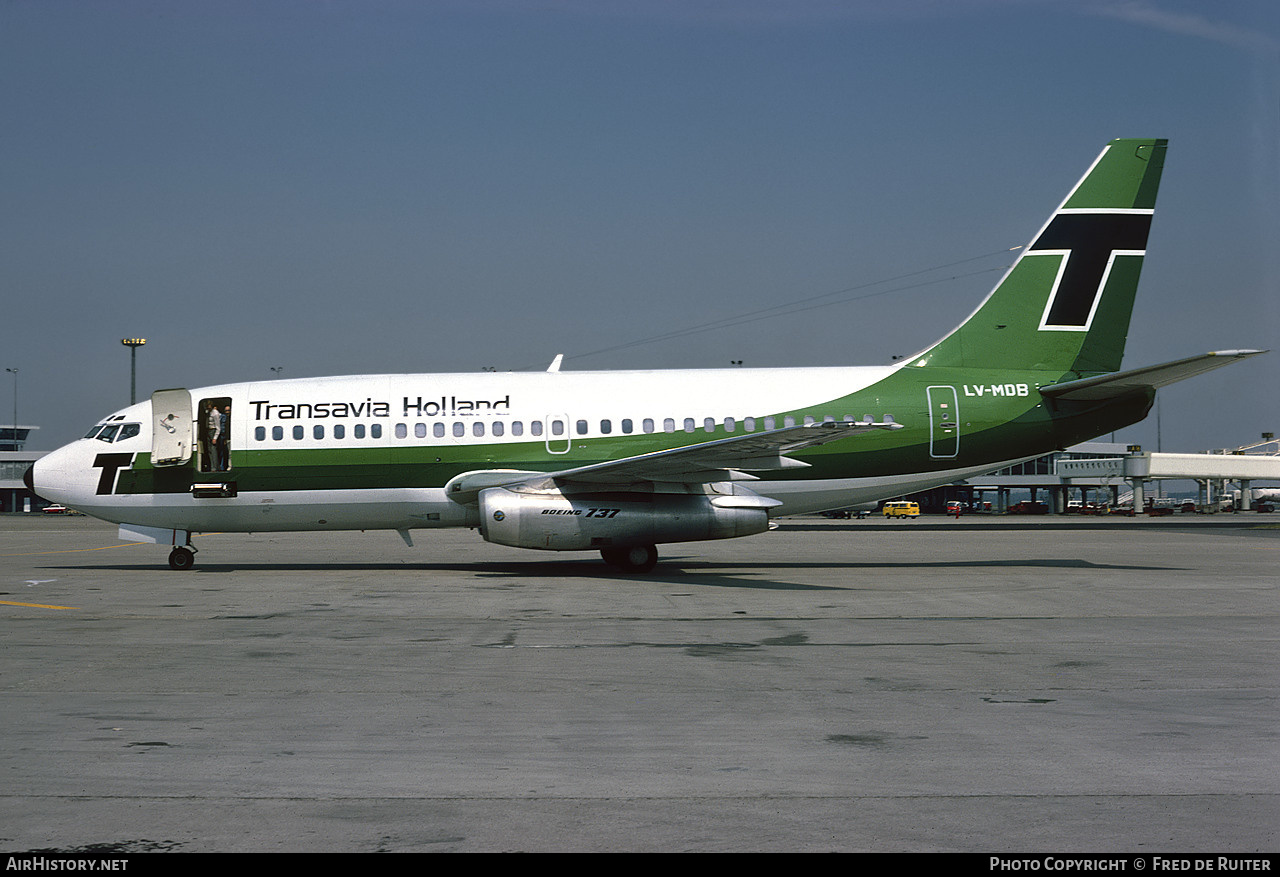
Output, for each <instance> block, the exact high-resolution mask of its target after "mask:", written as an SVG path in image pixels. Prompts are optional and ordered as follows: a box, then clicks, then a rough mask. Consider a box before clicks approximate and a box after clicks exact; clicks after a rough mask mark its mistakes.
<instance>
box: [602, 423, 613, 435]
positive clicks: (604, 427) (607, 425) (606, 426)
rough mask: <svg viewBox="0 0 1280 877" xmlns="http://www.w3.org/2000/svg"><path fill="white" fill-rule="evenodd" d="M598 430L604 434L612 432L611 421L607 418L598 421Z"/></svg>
mask: <svg viewBox="0 0 1280 877" xmlns="http://www.w3.org/2000/svg"><path fill="white" fill-rule="evenodd" d="M600 432H601V433H603V434H604V435H608V434H609V433H611V432H613V422H612V421H609V420H602V421H600Z"/></svg>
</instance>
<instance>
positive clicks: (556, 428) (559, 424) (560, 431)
mask: <svg viewBox="0 0 1280 877" xmlns="http://www.w3.org/2000/svg"><path fill="white" fill-rule="evenodd" d="M551 434H552V435H564V422H563V421H560V420H553V421H551Z"/></svg>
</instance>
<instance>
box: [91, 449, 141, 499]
mask: <svg viewBox="0 0 1280 877" xmlns="http://www.w3.org/2000/svg"><path fill="white" fill-rule="evenodd" d="M132 462H133V454H98V455H97V456H96V457H94V458H93V468H95V469H97V468H101V469H102V477H101V478H99V479H98V496H110V495H111V494H112V493H113V492H115V489H116V473H117V472H119V471H120V470H121V469H122V468H124V467H126V466H128V465H129V464H130V463H132Z"/></svg>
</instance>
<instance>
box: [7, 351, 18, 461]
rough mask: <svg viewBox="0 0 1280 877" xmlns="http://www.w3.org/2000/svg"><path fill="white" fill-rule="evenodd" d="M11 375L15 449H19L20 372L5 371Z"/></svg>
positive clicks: (14, 369) (11, 369) (10, 369)
mask: <svg viewBox="0 0 1280 877" xmlns="http://www.w3.org/2000/svg"><path fill="white" fill-rule="evenodd" d="M5 371H7V372H8V373H9V374H11V375H13V449H14V450H15V451H16V450H17V449H18V370H17V369H16V368H7V369H5Z"/></svg>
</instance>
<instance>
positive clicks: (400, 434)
mask: <svg viewBox="0 0 1280 877" xmlns="http://www.w3.org/2000/svg"><path fill="white" fill-rule="evenodd" d="M408 437H409V427H407V426H405V425H404V424H403V423H397V424H396V438H408Z"/></svg>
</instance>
